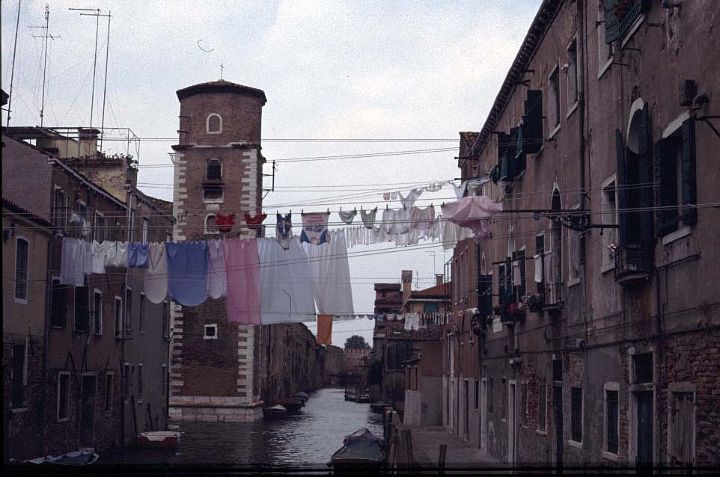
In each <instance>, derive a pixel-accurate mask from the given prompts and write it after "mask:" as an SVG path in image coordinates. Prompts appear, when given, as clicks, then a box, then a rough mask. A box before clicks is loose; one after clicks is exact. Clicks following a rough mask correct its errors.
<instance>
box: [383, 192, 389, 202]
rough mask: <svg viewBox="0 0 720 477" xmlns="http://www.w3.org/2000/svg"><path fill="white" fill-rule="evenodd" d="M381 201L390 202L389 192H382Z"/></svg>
mask: <svg viewBox="0 0 720 477" xmlns="http://www.w3.org/2000/svg"><path fill="white" fill-rule="evenodd" d="M383 200H390V192H383Z"/></svg>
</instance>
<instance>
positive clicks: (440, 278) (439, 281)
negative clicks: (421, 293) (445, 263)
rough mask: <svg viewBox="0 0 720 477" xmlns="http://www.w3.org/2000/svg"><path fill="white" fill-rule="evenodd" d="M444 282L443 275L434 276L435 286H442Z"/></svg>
mask: <svg viewBox="0 0 720 477" xmlns="http://www.w3.org/2000/svg"><path fill="white" fill-rule="evenodd" d="M444 281H445V275H444V274H442V273H436V274H435V285H442V284H443V282H444Z"/></svg>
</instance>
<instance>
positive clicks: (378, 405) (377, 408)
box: [370, 402, 390, 412]
mask: <svg viewBox="0 0 720 477" xmlns="http://www.w3.org/2000/svg"><path fill="white" fill-rule="evenodd" d="M389 405H390V404H388V403H386V402H371V403H370V409H372V410H373V411H374V412H383V410H384V409H385V406H389Z"/></svg>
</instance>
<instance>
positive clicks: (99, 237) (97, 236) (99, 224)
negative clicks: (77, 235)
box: [93, 212, 105, 242]
mask: <svg viewBox="0 0 720 477" xmlns="http://www.w3.org/2000/svg"><path fill="white" fill-rule="evenodd" d="M93 240H96V241H98V242H102V241H103V240H105V216H104V215H103V214H101V213H100V212H95V227H94V228H93Z"/></svg>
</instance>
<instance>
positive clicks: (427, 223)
mask: <svg viewBox="0 0 720 477" xmlns="http://www.w3.org/2000/svg"><path fill="white" fill-rule="evenodd" d="M434 222H435V207H433V206H432V205H431V206H429V207H425V208H424V209H421V208H420V207H410V228H412V229H414V230H418V231H424V232H427V231H429V230H430V229H432V226H433V223H434Z"/></svg>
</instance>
